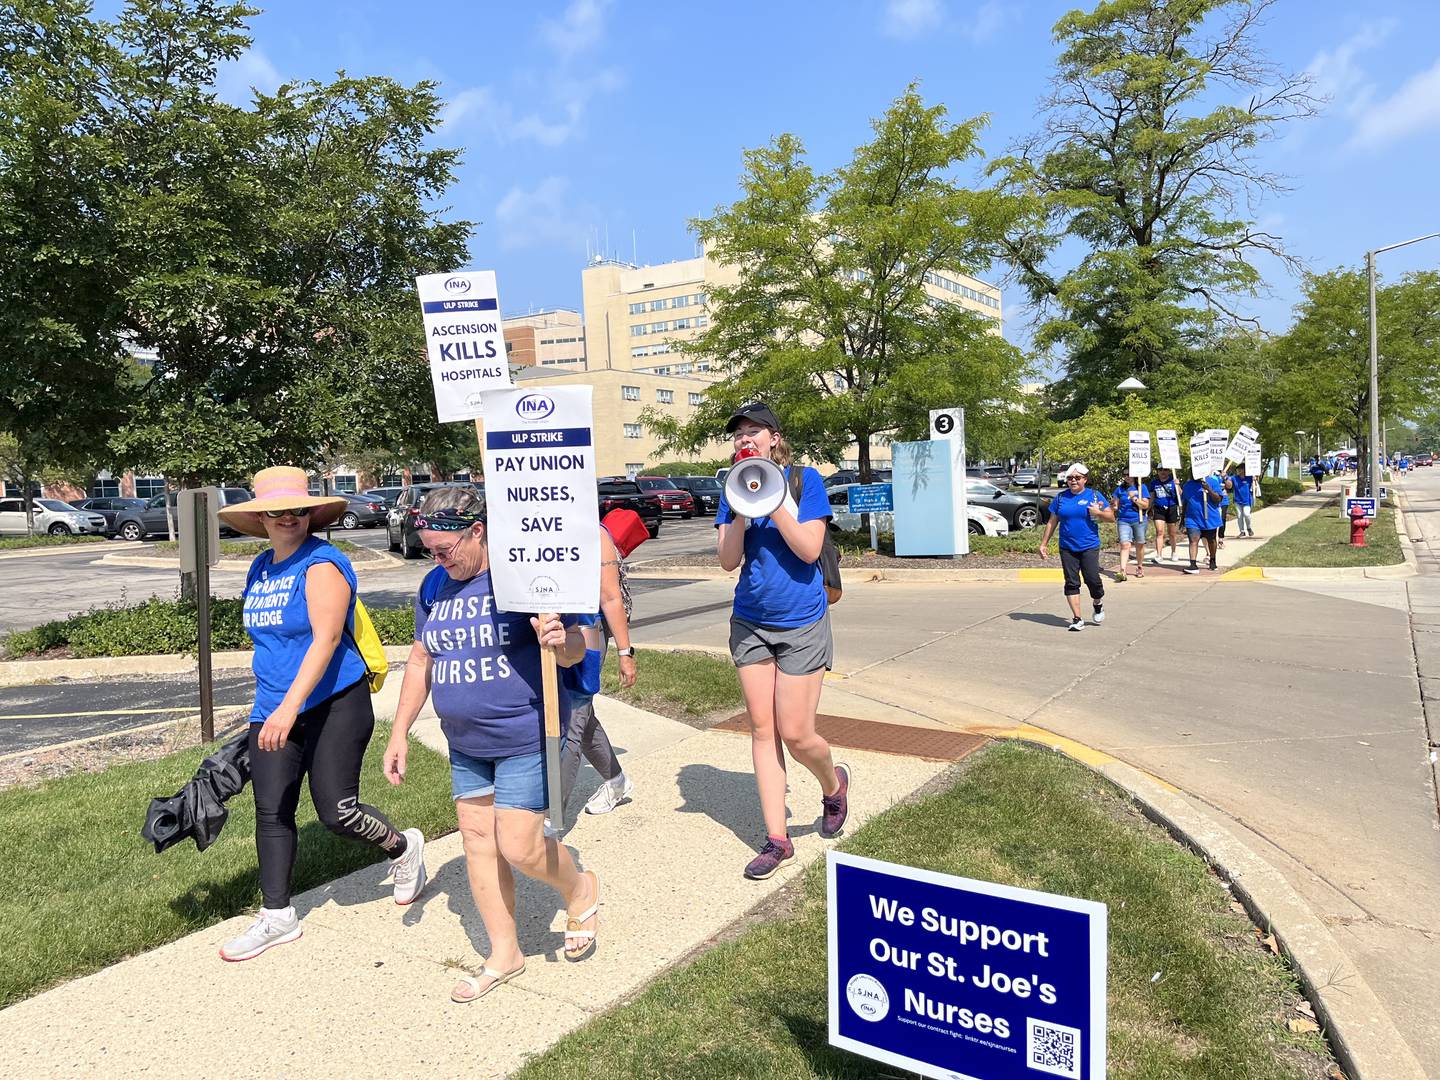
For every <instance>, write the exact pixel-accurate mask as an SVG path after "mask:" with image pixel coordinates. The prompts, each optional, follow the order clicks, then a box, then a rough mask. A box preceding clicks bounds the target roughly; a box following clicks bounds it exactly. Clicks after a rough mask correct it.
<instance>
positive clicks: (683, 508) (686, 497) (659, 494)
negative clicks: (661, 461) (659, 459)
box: [635, 476, 695, 521]
mask: <svg viewBox="0 0 1440 1080" xmlns="http://www.w3.org/2000/svg"><path fill="white" fill-rule="evenodd" d="M635 483H637V484H639V485H640V490H641V491H644V492H647V493H648V494H651V495H654V496H655V497H656V498H658V499H659V500H660V512H661V513H662V514H679V515H680V516H681V517H682V518H684V519H685V520H686V521H689V520H690V519H691V518H693V517H694V516H695V496H693V495H691V494H690V492H688V491H686V490H685V489H684V488H682V487H680V486H679V485H678V484H675V483H673V482H672V481H671V479H670V477H668V476H637V477H636V478H635Z"/></svg>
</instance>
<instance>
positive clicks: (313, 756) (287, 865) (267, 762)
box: [250, 679, 405, 910]
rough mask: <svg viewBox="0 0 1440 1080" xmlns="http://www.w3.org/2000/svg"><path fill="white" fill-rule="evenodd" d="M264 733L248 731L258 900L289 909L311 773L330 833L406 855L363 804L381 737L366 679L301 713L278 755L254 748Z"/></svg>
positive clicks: (313, 795) (381, 818)
mask: <svg viewBox="0 0 1440 1080" xmlns="http://www.w3.org/2000/svg"><path fill="white" fill-rule="evenodd" d="M260 728H261V725H260V724H251V725H250V783H251V784H252V785H253V786H254V788H255V848H256V850H257V851H258V853H259V856H260V892H261V894H262V895H263V896H264V898H265V906H266V907H267V908H270V909H272V910H274V909H276V908H286V907H289V906H290V872H291V870H292V869H293V868H294V866H295V846H296V830H295V808H296V806H298V805H299V804H300V780H301V778H302V777H304V776H305V775H306V774H307V773H308V774H309V776H310V799H311V801H312V802H313V803H314V804H315V813H316V814H317V815H318V816H319V818H320V823H321V824H322V825H324V826H325V827H326V828H327V829H329V830H330V831H331V832H333V833H334V834H335V835H337V836H348V837H350V838H351V839H354V840H360V841H363V842H365V843H368V844H373V845H374V846H375V847H377V848H379V849H380V850H381V851H383V852H385V854H386V855H389V856H390V857H391V858H394V857H396V856H398V855H401V854H402V853H403V852H404V851H405V837H403V836H401V835H400V833H399V832H397V831H396V829H395V826H393V825H391V824H390V822H389V820H388V819H387V818H386V817H385V815H384V814H382V813H380V811H378V810H376V809H375V808H374V807H370V806H366V805H365V804H364V803H362V802H360V764H361V762H362V761H363V760H364V758H365V748H366V747H367V746H368V745H369V744H370V736H371V734H372V733H373V732H374V730H375V712H374V710H373V709H372V708H371V705H370V687H369V686H368V685H367V683H366V681H365V680H364V679H361V680H360V681H359V682H357V683H356V684H355V685H354V686H352V687H350V688H349V689H348V690H342V691H340V693H338V694H336V695H335V696H334V697H331V698H327V699H326V700H325V701H322V702H321V703H320V704H319V705H316V706H315V707H314V708H311V709H307V710H305V711H304V712H302V713H301V714H300V718H299V719H298V720H296V722H295V726H294V727H293V728H291V729H290V735H289V737H288V739H287V741H286V743H285V745H284V747H282V748H281V749H279V750H261V749H260V748H259V746H257V745H256V740H257V739H258V738H259V735H260Z"/></svg>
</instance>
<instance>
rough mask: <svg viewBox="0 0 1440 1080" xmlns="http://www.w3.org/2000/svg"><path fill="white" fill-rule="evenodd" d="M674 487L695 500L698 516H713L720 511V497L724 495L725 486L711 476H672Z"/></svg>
mask: <svg viewBox="0 0 1440 1080" xmlns="http://www.w3.org/2000/svg"><path fill="white" fill-rule="evenodd" d="M670 480H671V481H672V482H673V483H674V484H675V486H676V487H680V488H684V489H685V490H686V491H688V492H690V496H691V498H693V499H694V500H695V511H696V513H700V514H707V515H708V514H714V513H715V511H716V510H719V509H720V496H722V495H724V494H725V485H724V484H722V483H721V482H720V481H719V480H716V479H715V478H714V477H713V476H672V477H670Z"/></svg>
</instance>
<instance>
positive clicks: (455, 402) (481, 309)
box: [415, 270, 511, 424]
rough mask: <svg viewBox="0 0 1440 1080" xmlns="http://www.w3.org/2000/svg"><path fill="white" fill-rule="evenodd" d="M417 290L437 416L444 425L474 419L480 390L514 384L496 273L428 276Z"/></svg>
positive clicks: (418, 280)
mask: <svg viewBox="0 0 1440 1080" xmlns="http://www.w3.org/2000/svg"><path fill="white" fill-rule="evenodd" d="M415 291H416V292H418V293H419V294H420V316H421V318H422V319H423V320H424V322H425V352H426V355H428V356H429V357H430V381H431V382H432V383H433V384H434V386H435V413H436V416H437V417H438V418H439V420H440V422H441V423H442V424H448V423H451V422H453V421H455V420H474V419H475V418H476V417H478V416H479V415H480V414H481V398H480V394H481V392H482V391H485V390H498V389H500V388H501V387H505V386H509V385H511V383H510V365H509V364H508V363H506V361H505V333H504V330H503V329H502V327H501V325H500V297H499V294H498V293H497V292H496V291H495V271H493V270H470V271H466V272H464V273H460V274H426V275H425V276H424V277H417V278H416V279H415Z"/></svg>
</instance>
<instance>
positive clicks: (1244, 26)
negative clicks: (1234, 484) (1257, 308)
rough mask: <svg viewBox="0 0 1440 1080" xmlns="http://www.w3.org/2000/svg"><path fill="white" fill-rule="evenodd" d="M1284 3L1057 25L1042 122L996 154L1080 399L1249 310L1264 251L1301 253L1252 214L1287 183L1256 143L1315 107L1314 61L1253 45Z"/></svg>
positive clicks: (1178, 1)
mask: <svg viewBox="0 0 1440 1080" xmlns="http://www.w3.org/2000/svg"><path fill="white" fill-rule="evenodd" d="M1273 2H1274V0H1104V2H1102V3H1100V4H1099V5H1098V6H1097V7H1096V8H1095V9H1094V10H1093V11H1090V12H1084V11H1072V12H1070V13H1069V14H1067V15H1066V16H1065V17H1064V18H1062V19H1061V20H1060V21H1059V22H1058V23H1056V24H1055V28H1054V37H1055V41H1056V42H1057V44H1059V45H1060V47H1061V52H1060V56H1059V59H1058V61H1057V70H1056V73H1055V77H1054V85H1053V90H1052V91H1051V93H1050V94H1049V96H1048V97H1046V98H1045V99H1044V101H1043V102H1042V104H1041V108H1042V112H1043V114H1044V117H1045V121H1044V126H1043V128H1042V129H1041V130H1040V131H1039V132H1038V133H1037V134H1035V135H1034V136H1032V137H1030V138H1029V139H1027V140H1025V141H1023V142H1022V143H1021V144H1020V145H1019V146H1017V147H1016V148H1015V149H1014V151H1013V152H1012V154H1011V155H1009V156H1007V157H1005V158H1002V159H1000V160H998V161H997V162H995V163H994V164H993V165H992V166H991V169H992V173H993V174H994V175H995V176H997V177H998V184H997V196H998V197H999V201H1000V202H1002V204H1003V205H1004V206H1005V208H1006V212H1007V213H1008V214H1009V215H1010V222H1009V225H1008V227H1007V230H1006V240H1005V250H1006V253H1007V256H1008V258H1009V259H1010V261H1011V262H1012V263H1013V264H1014V266H1015V267H1016V268H1017V270H1018V275H1019V278H1020V281H1021V282H1022V284H1023V285H1024V286H1025V288H1026V289H1027V291H1028V292H1029V294H1030V296H1031V297H1032V299H1033V300H1034V301H1035V302H1036V303H1037V305H1038V307H1039V310H1040V311H1041V313H1042V315H1041V318H1040V321H1039V323H1038V326H1037V334H1036V342H1037V344H1038V345H1039V346H1040V347H1042V348H1047V349H1054V350H1056V351H1058V352H1059V353H1061V354H1062V360H1063V363H1064V368H1065V376H1064V379H1063V385H1062V387H1061V390H1062V395H1061V396H1062V404H1063V406H1064V407H1065V410H1066V413H1067V414H1068V415H1076V414H1078V412H1080V411H1082V410H1083V409H1084V408H1085V407H1086V405H1087V404H1088V403H1090V402H1097V401H1107V400H1114V398H1115V396H1116V391H1115V389H1114V387H1115V386H1116V384H1117V383H1119V382H1120V381H1121V380H1122V379H1124V378H1126V377H1127V376H1130V375H1135V374H1139V375H1141V377H1142V378H1143V377H1144V376H1146V375H1148V374H1150V373H1152V372H1156V371H1158V370H1160V369H1161V368H1163V367H1164V366H1165V365H1166V364H1173V363H1177V362H1178V363H1185V362H1187V361H1188V360H1189V358H1190V357H1191V356H1192V354H1193V351H1194V350H1195V348H1196V347H1197V345H1200V344H1202V343H1203V342H1204V341H1205V340H1206V339H1207V338H1208V337H1209V336H1210V335H1211V333H1212V331H1213V329H1214V327H1215V326H1216V324H1217V322H1231V323H1243V322H1247V321H1249V320H1246V319H1244V318H1243V317H1242V316H1241V315H1240V313H1239V311H1238V309H1237V307H1236V305H1235V302H1234V301H1235V298H1236V297H1237V296H1239V295H1246V294H1253V293H1255V292H1256V291H1257V290H1258V289H1259V287H1260V286H1261V277H1260V274H1259V271H1258V270H1257V269H1256V267H1255V266H1254V264H1253V262H1252V261H1251V260H1252V259H1253V258H1254V257H1255V256H1257V255H1272V256H1277V257H1279V258H1280V259H1281V260H1282V261H1286V262H1288V261H1290V260H1289V258H1288V256H1286V254H1285V252H1284V250H1283V249H1282V247H1281V243H1280V239H1279V238H1278V237H1276V236H1274V235H1272V234H1270V233H1268V232H1266V231H1264V230H1263V229H1260V228H1259V227H1257V226H1256V225H1255V224H1254V223H1253V222H1252V221H1250V220H1248V218H1247V212H1248V211H1249V209H1250V208H1251V207H1252V206H1253V205H1254V204H1255V203H1256V201H1258V200H1259V199H1260V198H1262V197H1263V196H1265V195H1266V194H1268V193H1270V192H1273V191H1275V190H1276V189H1277V188H1278V187H1279V186H1280V180H1279V178H1278V177H1276V176H1274V175H1272V174H1270V173H1267V172H1265V171H1263V170H1262V169H1261V168H1260V167H1259V166H1258V165H1257V164H1256V161H1255V150H1256V148H1257V147H1258V146H1259V145H1260V144H1261V143H1262V142H1264V141H1265V140H1266V139H1268V138H1270V137H1271V136H1272V134H1273V133H1274V131H1275V129H1276V128H1277V127H1279V126H1280V125H1282V124H1283V123H1285V122H1286V121H1289V120H1294V119H1298V118H1301V117H1306V116H1309V115H1311V114H1312V113H1313V112H1314V109H1315V101H1314V100H1313V99H1312V98H1311V96H1310V94H1309V92H1308V90H1309V83H1308V79H1307V77H1305V76H1303V75H1292V74H1288V73H1286V72H1283V71H1280V70H1278V69H1277V68H1276V67H1275V66H1274V65H1273V64H1271V63H1270V62H1268V61H1267V60H1266V58H1265V57H1264V56H1263V54H1262V53H1261V52H1260V51H1259V49H1258V48H1257V47H1256V45H1255V40H1254V39H1255V34H1256V30H1257V28H1258V26H1259V24H1260V20H1261V18H1262V16H1263V14H1264V12H1265V10H1266V9H1267V8H1268V7H1269V6H1270V4H1271V3H1273ZM1077 248H1078V250H1079V251H1080V252H1081V254H1080V257H1079V259H1078V261H1073V260H1072V259H1071V253H1072V252H1074V251H1076V250H1077Z"/></svg>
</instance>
